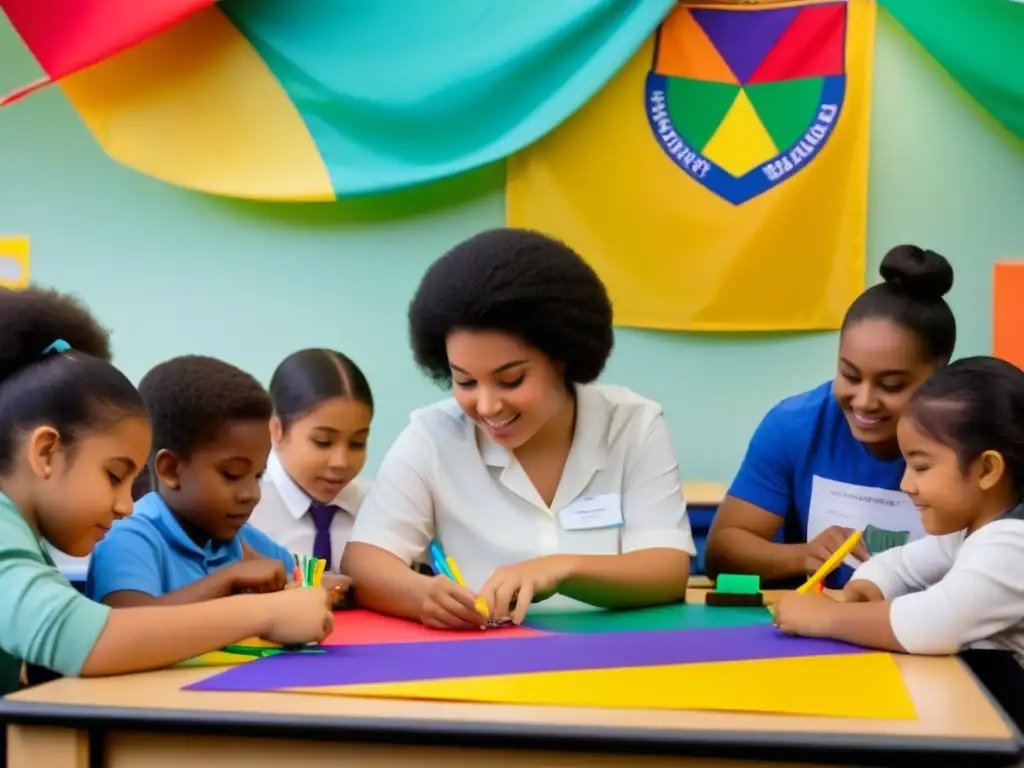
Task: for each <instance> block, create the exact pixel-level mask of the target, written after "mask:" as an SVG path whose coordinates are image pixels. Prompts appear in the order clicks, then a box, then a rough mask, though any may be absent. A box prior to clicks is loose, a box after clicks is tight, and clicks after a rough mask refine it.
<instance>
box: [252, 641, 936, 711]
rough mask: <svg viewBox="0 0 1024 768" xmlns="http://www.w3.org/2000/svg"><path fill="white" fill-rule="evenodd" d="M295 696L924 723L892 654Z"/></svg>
mask: <svg viewBox="0 0 1024 768" xmlns="http://www.w3.org/2000/svg"><path fill="white" fill-rule="evenodd" d="M253 666H255V665H253ZM249 668H252V667H249ZM292 691H293V692H299V693H316V694H325V695H335V696H369V697H375V698H399V699H429V700H437V701H475V702H493V703H502V704H525V705H534V706H561V707H609V708H619V709H703V710H718V711H731V712H766V713H776V714H786V715H811V716H822V717H856V718H868V719H873V720H913V719H915V718H916V717H917V714H916V712H915V710H914V703H913V701H912V700H911V698H910V694H909V693H908V692H907V689H906V686H905V685H904V684H903V680H902V677H901V675H900V671H899V668H898V667H897V666H896V662H895V660H894V659H893V658H892V656H891V655H890V654H888V653H862V654H849V655H842V656H817V657H812V658H789V659H773V660H770V661H733V662H723V663H716V664H679V665H673V666H665V667H646V668H632V669H605V670H591V671H573V672H548V673H540V674H529V675H501V676H493V677H473V678H463V679H457V680H432V681H425V682H408V683H392V684H385V685H351V686H333V687H316V688H295V689H292Z"/></svg>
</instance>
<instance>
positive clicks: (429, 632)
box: [323, 610, 542, 646]
mask: <svg viewBox="0 0 1024 768" xmlns="http://www.w3.org/2000/svg"><path fill="white" fill-rule="evenodd" d="M541 634H542V633H540V632H537V631H535V630H532V629H526V628H525V627H515V626H511V625H510V626H506V627H497V628H492V629H487V630H485V631H481V632H477V631H472V632H456V631H452V630H444V629H431V628H430V627H425V626H423V625H422V624H417V623H416V622H413V621H405V620H404V619H396V618H394V617H392V616H382V615H380V614H379V613H371V612H370V611H362V610H355V611H336V612H335V614H334V631H333V632H331V634H330V635H329V636H328V637H327V639H326V640H324V642H323V645H328V646H333V645H378V644H389V643H438V642H458V641H465V640H514V639H516V638H525V637H538V636H540V635H541Z"/></svg>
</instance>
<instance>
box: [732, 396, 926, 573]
mask: <svg viewBox="0 0 1024 768" xmlns="http://www.w3.org/2000/svg"><path fill="white" fill-rule="evenodd" d="M905 469H906V462H904V460H903V458H902V457H897V458H895V459H889V460H883V459H879V458H876V457H875V456H872V455H871V454H870V453H868V450H867V447H866V446H865V445H864V443H862V442H860V441H859V440H857V439H856V438H855V437H854V436H853V433H852V432H851V431H850V425H849V423H847V421H846V416H845V415H844V414H843V411H842V409H841V408H840V407H839V404H838V403H837V402H836V401H835V398H834V397H833V395H832V382H831V381H828V382H825V383H824V384H822V385H821V386H819V387H815V388H814V389H812V390H811V391H809V392H804V393H802V394H799V395H794V396H792V397H788V398H786V399H785V400H783V401H782V402H780V403H779V404H778V405H776V406H775V407H774V408H772V409H771V410H770V411H769V412H768V414H767V415H766V416H765V417H764V419H763V420H762V421H761V424H760V425H759V426H758V428H757V430H756V431H755V432H754V436H753V437H752V438H751V439H750V445H749V446H748V448H747V454H746V456H744V458H743V463H742V464H741V465H740V468H739V471H738V472H737V473H736V477H735V479H734V480H733V482H732V486H731V487H730V488H729V495H730V496H734V497H735V498H737V499H742V500H743V501H746V502H749V503H750V504H754V505H755V506H758V507H760V508H761V509H763V510H765V511H767V512H771V513H772V514H775V515H778V516H779V517H782V518H784V523H783V526H782V529H781V530H780V532H779V535H778V536H777V537H776V540H778V541H785V542H786V543H789V544H796V543H802V542H805V541H807V521H808V517H809V514H810V504H811V487H812V485H813V482H814V476H815V475H817V476H818V477H820V478H823V479H826V480H833V481H838V482H842V483H850V484H853V485H859V486H866V487H869V488H880V489H883V490H887V491H898V490H899V488H900V481H901V480H902V479H903V473H904V470H905ZM883 533H892V532H890V531H883ZM896 533H898V532H896ZM870 549H871V547H869V550H870ZM873 554H877V552H873ZM852 572H853V571H852V569H851V568H850V567H849V566H847V565H843V566H842V567H841V568H840V569H839V570H837V571H836V572H835V573H834V574H833V577H832V578H830V579H829V581H828V584H829V586H831V587H840V586H842V585H843V584H845V583H846V581H847V580H848V579H849V577H850V575H851V574H852Z"/></svg>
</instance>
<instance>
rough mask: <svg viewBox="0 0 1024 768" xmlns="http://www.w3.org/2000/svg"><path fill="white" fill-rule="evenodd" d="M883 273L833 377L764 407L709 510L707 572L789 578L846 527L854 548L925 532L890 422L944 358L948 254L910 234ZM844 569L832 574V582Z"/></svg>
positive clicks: (951, 338)
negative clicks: (717, 503) (857, 539)
mask: <svg viewBox="0 0 1024 768" xmlns="http://www.w3.org/2000/svg"><path fill="white" fill-rule="evenodd" d="M880 272H881V275H882V278H883V281H884V282H882V283H880V284H878V285H874V286H872V287H870V288H868V289H867V290H866V291H864V293H862V294H861V295H860V296H859V297H857V299H856V300H855V301H854V302H853V304H852V305H851V306H850V308H849V310H848V311H847V313H846V317H845V318H844V320H843V325H842V329H841V331H840V335H839V360H838V366H837V370H836V375H835V379H834V380H833V381H830V382H826V383H824V384H821V385H820V386H818V387H815V388H814V389H812V390H810V391H809V392H804V393H802V394H799V395H794V396H792V397H789V398H786V399H785V400H783V401H782V402H780V403H779V404H778V405H776V406H775V407H774V408H772V410H771V411H769V412H768V414H767V415H766V416H765V417H764V420H763V421H762V422H761V424H760V426H758V428H757V430H756V431H755V432H754V436H753V437H752V438H751V440H750V445H749V447H748V448H747V453H746V456H745V457H744V459H743V463H742V464H741V465H740V469H739V471H738V472H737V474H736V477H735V479H734V480H733V482H732V486H731V487H730V488H729V492H728V495H727V496H726V498H725V501H723V503H722V506H721V507H720V508H719V510H718V512H717V514H716V515H715V519H714V522H713V523H712V526H711V531H710V532H709V534H708V541H707V552H706V556H705V560H706V567H707V571H708V573H709V575H712V576H713V575H716V574H718V573H755V574H758V575H760V576H761V577H762V578H763V579H765V580H766V581H788V580H791V579H797V578H802V577H804V576H805V575H806V574H808V573H812V572H813V571H815V570H816V569H817V568H818V567H819V566H820V565H821V564H822V563H824V561H825V560H827V559H828V558H829V556H831V554H832V553H833V552H834V551H835V550H836V549H838V547H839V545H840V544H842V543H843V541H844V540H845V539H846V538H847V537H848V536H849V533H850V532H851V531H852V530H861V531H864V536H863V538H862V540H861V543H860V544H859V545H858V547H857V548H856V549H855V550H854V552H853V557H854V559H858V560H864V559H867V558H868V557H869V556H870V555H871V554H877V553H878V552H880V551H882V550H884V549H888V548H889V547H892V546H895V545H897V544H902V543H905V542H906V541H909V540H912V539H916V538H919V537H921V536H923V535H924V531H923V529H922V527H921V523H920V520H919V517H918V514H917V510H916V508H915V507H914V505H913V504H912V503H911V502H910V500H909V498H907V497H906V496H905V495H904V494H903V493H901V492H900V491H899V487H900V481H901V480H902V477H903V472H904V470H905V468H906V464H905V462H904V460H903V457H902V456H901V454H900V449H899V445H898V443H897V442H896V422H897V421H898V419H899V417H900V414H901V413H902V411H903V409H904V408H905V407H906V404H907V401H908V400H909V399H910V396H911V394H913V392H914V390H915V389H916V388H917V387H918V386H919V385H920V384H921V383H922V382H923V381H924V380H925V379H927V378H928V377H929V376H931V374H932V373H933V372H934V371H935V370H936V369H937V368H939V367H941V366H944V365H945V364H946V363H948V362H949V360H950V358H951V356H952V355H953V347H954V345H955V343H956V320H955V319H954V317H953V312H952V311H951V310H950V308H949V305H948V304H947V303H946V301H945V300H944V299H943V296H945V294H946V293H947V292H948V291H949V289H950V288H952V286H953V269H952V267H951V266H950V264H949V262H948V261H946V259H945V258H943V257H942V256H940V255H939V254H937V253H934V252H933V251H926V250H922V249H920V248H917V247H916V246H912V245H901V246H898V247H896V248H893V249H892V250H891V251H889V253H888V254H886V256H885V258H884V259H883V260H882V264H881V269H880ZM851 573H852V569H851V568H850V567H849V566H844V567H843V568H842V569H840V570H839V571H837V572H836V573H835V574H833V576H832V577H831V578H830V580H829V586H832V587H839V586H841V585H842V584H843V583H845V581H846V580H847V579H848V578H849V576H850V574H851Z"/></svg>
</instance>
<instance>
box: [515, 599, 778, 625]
mask: <svg viewBox="0 0 1024 768" xmlns="http://www.w3.org/2000/svg"><path fill="white" fill-rule="evenodd" d="M771 620H772V617H771V614H770V613H768V611H767V609H765V608H714V607H712V608H709V607H708V606H706V605H701V604H689V605H683V604H675V605H662V606H658V607H655V608H641V609H638V610H630V611H577V612H573V613H536V614H534V613H531V614H527V617H526V621H525V624H526V626H528V627H532V628H533V629H539V630H543V631H545V632H645V631H654V630H665V629H714V628H716V627H745V626H749V625H751V624H770V623H771Z"/></svg>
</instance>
